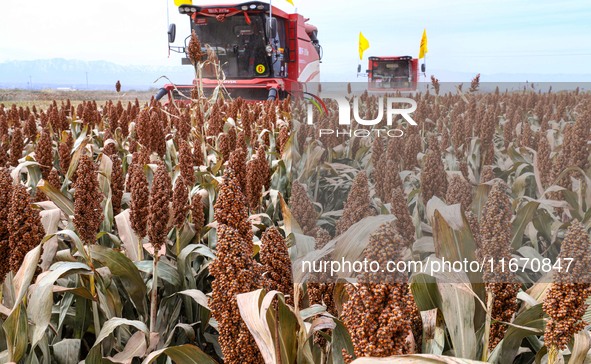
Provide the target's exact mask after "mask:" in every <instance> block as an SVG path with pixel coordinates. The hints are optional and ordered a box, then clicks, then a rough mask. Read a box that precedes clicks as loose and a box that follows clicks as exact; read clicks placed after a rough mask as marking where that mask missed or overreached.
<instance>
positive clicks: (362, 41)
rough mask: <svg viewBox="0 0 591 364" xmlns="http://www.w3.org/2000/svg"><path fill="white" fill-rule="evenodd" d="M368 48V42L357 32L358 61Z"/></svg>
mask: <svg viewBox="0 0 591 364" xmlns="http://www.w3.org/2000/svg"><path fill="white" fill-rule="evenodd" d="M368 48H369V40H367V38H365V37H364V36H363V33H361V32H359V59H360V60H362V59H363V52H365V51H366V50H367V49H368Z"/></svg>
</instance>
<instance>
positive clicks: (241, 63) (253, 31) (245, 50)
mask: <svg viewBox="0 0 591 364" xmlns="http://www.w3.org/2000/svg"><path fill="white" fill-rule="evenodd" d="M192 26H193V28H194V29H195V32H196V33H197V36H198V37H199V40H200V41H201V44H202V45H203V47H204V51H205V48H206V46H209V47H210V48H211V49H212V50H213V51H214V52H215V53H216V55H217V57H218V59H219V61H220V64H221V66H222V70H223V71H224V74H225V76H226V78H253V77H268V76H269V74H270V67H269V57H268V56H267V51H266V50H265V48H266V44H267V42H266V40H265V18H264V16H257V15H254V14H251V15H250V16H248V17H246V16H244V15H243V14H239V15H238V14H237V15H234V16H231V17H227V18H224V20H223V21H218V20H217V19H216V18H214V17H197V18H196V19H195V21H193V22H192ZM203 76H204V77H207V78H210V77H215V75H214V74H213V73H212V72H211V70H208V68H207V67H205V68H204V75H203Z"/></svg>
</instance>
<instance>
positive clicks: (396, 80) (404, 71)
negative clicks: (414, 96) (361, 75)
mask: <svg viewBox="0 0 591 364" xmlns="http://www.w3.org/2000/svg"><path fill="white" fill-rule="evenodd" d="M367 78H368V88H369V90H370V91H385V92H389V91H393V92H395V91H416V90H417V85H418V81H419V60H418V59H416V58H412V57H411V56H399V57H369V67H368V69H367Z"/></svg>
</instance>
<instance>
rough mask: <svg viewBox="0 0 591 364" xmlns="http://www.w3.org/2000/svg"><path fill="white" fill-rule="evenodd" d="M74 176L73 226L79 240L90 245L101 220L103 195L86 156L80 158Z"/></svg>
mask: <svg viewBox="0 0 591 364" xmlns="http://www.w3.org/2000/svg"><path fill="white" fill-rule="evenodd" d="M76 174H77V177H76V182H75V183H74V188H75V190H74V226H75V227H76V231H77V232H78V235H79V236H80V239H81V240H82V241H83V242H84V243H86V244H92V243H94V241H95V237H96V234H97V232H98V228H99V226H100V224H101V221H102V220H103V211H102V209H101V202H102V200H103V194H102V192H101V190H100V187H99V183H98V178H97V168H96V165H95V164H94V162H93V160H92V159H91V158H90V157H89V156H88V155H83V156H82V157H81V158H80V161H79V162H78V168H77V169H76Z"/></svg>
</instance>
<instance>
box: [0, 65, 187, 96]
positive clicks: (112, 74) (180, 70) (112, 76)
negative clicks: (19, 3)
mask: <svg viewBox="0 0 591 364" xmlns="http://www.w3.org/2000/svg"><path fill="white" fill-rule="evenodd" d="M87 76H88V88H89V89H92V90H104V89H111V88H114V87H115V83H116V82H117V80H120V81H121V84H122V86H123V89H124V90H130V89H136V90H146V89H149V88H159V87H160V86H162V85H163V84H164V83H167V82H168V81H167V80H165V79H161V80H159V81H158V82H156V83H154V81H155V80H156V79H158V78H159V77H160V76H167V77H168V78H169V79H170V80H172V81H173V82H177V83H190V82H192V80H193V69H192V68H191V67H190V66H182V65H181V64H180V61H179V65H178V66H170V67H166V66H165V67H157V66H141V65H133V66H123V65H119V64H115V63H112V62H106V61H90V62H87V61H80V60H66V59H61V58H54V59H44V60H34V61H9V62H4V63H0V88H29V87H30V84H29V82H31V81H32V82H31V83H32V88H34V89H43V88H62V87H63V88H72V89H81V90H84V89H86V88H87V83H86V77H87Z"/></svg>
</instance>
